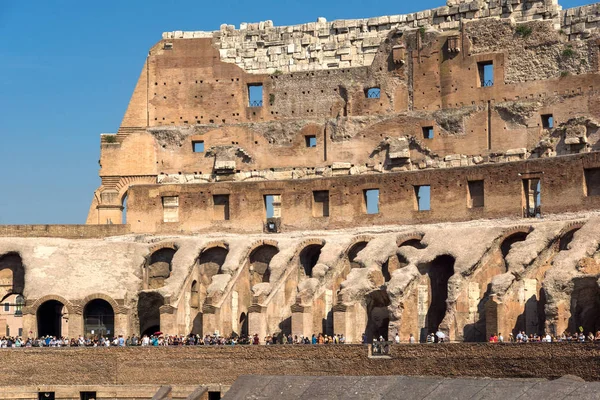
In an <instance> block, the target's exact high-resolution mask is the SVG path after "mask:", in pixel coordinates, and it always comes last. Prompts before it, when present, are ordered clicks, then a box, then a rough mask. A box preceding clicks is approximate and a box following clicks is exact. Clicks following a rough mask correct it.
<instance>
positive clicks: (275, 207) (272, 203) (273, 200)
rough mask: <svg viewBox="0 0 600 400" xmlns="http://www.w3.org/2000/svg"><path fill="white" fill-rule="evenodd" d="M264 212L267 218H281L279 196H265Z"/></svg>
mask: <svg viewBox="0 0 600 400" xmlns="http://www.w3.org/2000/svg"><path fill="white" fill-rule="evenodd" d="M265 211H266V213H267V218H281V195H280V194H267V195H266V196H265Z"/></svg>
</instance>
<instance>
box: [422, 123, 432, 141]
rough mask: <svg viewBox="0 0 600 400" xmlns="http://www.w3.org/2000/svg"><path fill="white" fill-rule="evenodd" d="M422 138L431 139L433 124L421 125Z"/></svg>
mask: <svg viewBox="0 0 600 400" xmlns="http://www.w3.org/2000/svg"><path fill="white" fill-rule="evenodd" d="M423 138H424V139H433V126H424V127H423Z"/></svg>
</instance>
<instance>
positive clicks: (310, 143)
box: [304, 135, 317, 147]
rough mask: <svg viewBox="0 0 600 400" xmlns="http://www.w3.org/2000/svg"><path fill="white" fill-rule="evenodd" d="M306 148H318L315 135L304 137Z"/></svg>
mask: <svg viewBox="0 0 600 400" xmlns="http://www.w3.org/2000/svg"><path fill="white" fill-rule="evenodd" d="M304 141H305V142H306V147H317V137H316V136H315V135H310V136H304Z"/></svg>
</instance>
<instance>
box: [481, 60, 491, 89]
mask: <svg viewBox="0 0 600 400" xmlns="http://www.w3.org/2000/svg"><path fill="white" fill-rule="evenodd" d="M477 71H478V73H479V86H480V87H486V86H494V62H493V61H483V62H478V63H477Z"/></svg>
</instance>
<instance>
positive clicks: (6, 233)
mask: <svg viewBox="0 0 600 400" xmlns="http://www.w3.org/2000/svg"><path fill="white" fill-rule="evenodd" d="M128 233H129V225H121V224H118V225H0V237H53V238H65V239H96V238H104V237H109V236H118V235H126V234H128Z"/></svg>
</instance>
